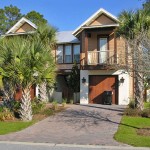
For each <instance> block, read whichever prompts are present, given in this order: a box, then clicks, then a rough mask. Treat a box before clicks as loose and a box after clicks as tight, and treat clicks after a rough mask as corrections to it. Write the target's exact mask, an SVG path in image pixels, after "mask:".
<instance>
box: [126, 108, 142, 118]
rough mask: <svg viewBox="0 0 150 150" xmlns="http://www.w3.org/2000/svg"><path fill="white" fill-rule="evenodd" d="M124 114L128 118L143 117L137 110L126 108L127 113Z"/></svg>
mask: <svg viewBox="0 0 150 150" xmlns="http://www.w3.org/2000/svg"><path fill="white" fill-rule="evenodd" d="M124 114H125V115H126V116H133V117H135V116H141V111H140V110H139V109H137V108H134V109H133V108H126V109H125V111H124Z"/></svg>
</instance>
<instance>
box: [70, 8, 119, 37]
mask: <svg viewBox="0 0 150 150" xmlns="http://www.w3.org/2000/svg"><path fill="white" fill-rule="evenodd" d="M102 13H104V14H105V15H107V16H109V17H110V18H111V19H113V20H114V21H116V22H119V20H118V19H117V17H115V16H114V15H112V14H111V13H109V12H108V11H106V10H105V9H103V8H100V9H99V10H98V11H97V12H95V13H94V14H93V15H92V16H91V17H89V18H88V19H87V20H86V21H85V22H83V23H82V24H81V25H80V26H79V27H77V28H76V29H75V30H74V32H73V33H72V34H73V35H74V36H76V35H78V34H77V33H78V32H79V30H80V28H81V27H82V26H84V25H86V24H88V23H89V22H92V20H93V19H95V18H96V17H98V16H99V15H101V14H102Z"/></svg>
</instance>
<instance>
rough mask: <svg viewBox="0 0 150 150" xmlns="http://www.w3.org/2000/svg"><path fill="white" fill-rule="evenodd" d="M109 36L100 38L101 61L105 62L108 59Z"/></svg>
mask: <svg viewBox="0 0 150 150" xmlns="http://www.w3.org/2000/svg"><path fill="white" fill-rule="evenodd" d="M107 43H108V40H107V38H99V63H100V64H102V63H105V62H106V61H107V55H108V54H107V50H108V45H107Z"/></svg>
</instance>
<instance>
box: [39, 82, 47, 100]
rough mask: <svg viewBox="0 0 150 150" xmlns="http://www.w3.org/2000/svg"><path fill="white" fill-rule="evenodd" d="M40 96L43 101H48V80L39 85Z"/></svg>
mask: <svg viewBox="0 0 150 150" xmlns="http://www.w3.org/2000/svg"><path fill="white" fill-rule="evenodd" d="M39 98H40V101H41V102H48V95H47V88H46V82H43V83H42V84H40V85H39Z"/></svg>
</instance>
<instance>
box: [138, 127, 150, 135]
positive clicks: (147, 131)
mask: <svg viewBox="0 0 150 150" xmlns="http://www.w3.org/2000/svg"><path fill="white" fill-rule="evenodd" d="M137 134H138V135H141V136H150V128H141V129H138V130H137Z"/></svg>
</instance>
